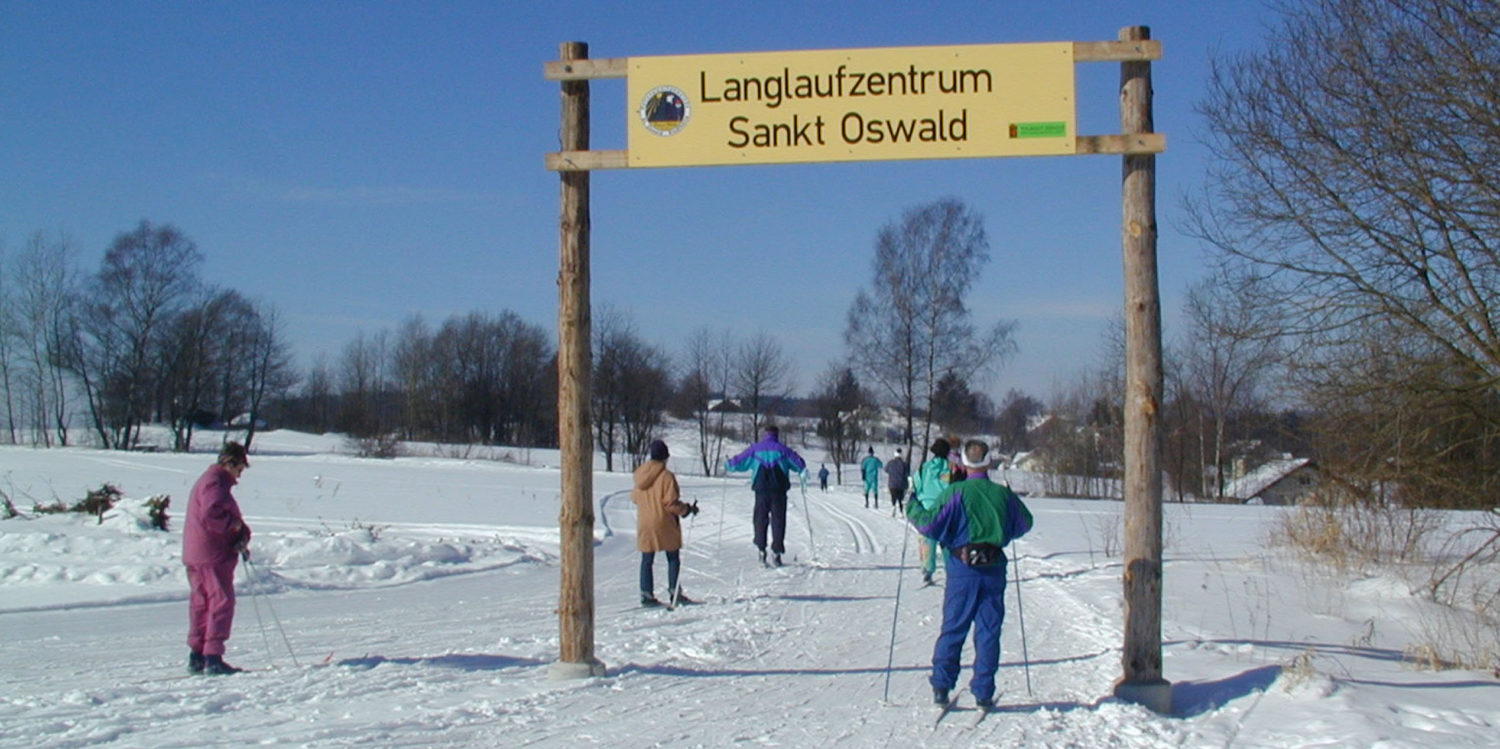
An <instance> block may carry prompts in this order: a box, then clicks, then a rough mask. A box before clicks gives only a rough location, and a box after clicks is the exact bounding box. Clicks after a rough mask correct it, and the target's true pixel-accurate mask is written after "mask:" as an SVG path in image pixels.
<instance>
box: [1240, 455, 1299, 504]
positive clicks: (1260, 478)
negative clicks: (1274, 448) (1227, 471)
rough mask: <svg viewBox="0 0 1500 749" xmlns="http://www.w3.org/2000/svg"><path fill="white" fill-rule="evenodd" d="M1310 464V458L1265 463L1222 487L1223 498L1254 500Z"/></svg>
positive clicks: (1280, 459)
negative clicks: (1273, 485) (1278, 482)
mask: <svg viewBox="0 0 1500 749" xmlns="http://www.w3.org/2000/svg"><path fill="white" fill-rule="evenodd" d="M1311 462H1312V458H1278V459H1276V460H1271V461H1267V462H1266V463H1263V464H1261V465H1260V466H1259V467H1257V468H1256V469H1255V470H1253V471H1251V472H1249V473H1247V474H1245V475H1243V476H1241V477H1239V478H1237V479H1235V480H1233V481H1231V482H1229V485H1228V486H1225V487H1224V496H1226V497H1233V498H1235V499H1254V498H1255V497H1258V496H1260V494H1261V492H1264V491H1265V490H1266V489H1268V488H1270V487H1271V485H1272V484H1275V483H1276V482H1277V481H1280V480H1282V479H1284V478H1286V477H1287V476H1288V475H1289V474H1291V473H1292V472H1293V471H1295V470H1297V469H1298V468H1301V467H1303V466H1305V465H1307V464H1308V463H1311Z"/></svg>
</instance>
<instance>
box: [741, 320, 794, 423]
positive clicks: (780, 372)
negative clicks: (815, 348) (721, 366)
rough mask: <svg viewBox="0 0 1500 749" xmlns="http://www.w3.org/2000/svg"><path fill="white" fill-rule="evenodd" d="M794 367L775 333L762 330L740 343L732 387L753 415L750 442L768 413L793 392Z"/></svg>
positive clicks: (751, 415)
mask: <svg viewBox="0 0 1500 749" xmlns="http://www.w3.org/2000/svg"><path fill="white" fill-rule="evenodd" d="M791 371H792V365H791V362H790V361H788V360H787V358H786V354H785V353H784V352H783V351H782V349H781V343H780V342H778V341H777V340H776V339H775V338H773V337H771V334H769V333H767V332H765V331H763V330H762V331H759V332H757V333H756V334H755V335H753V336H751V337H750V339H749V340H747V341H745V342H744V343H742V344H740V347H739V350H738V351H737V352H736V353H735V362H734V371H733V373H732V375H731V376H732V380H731V386H732V387H733V388H734V392H735V394H736V395H737V396H739V397H740V399H741V401H740V405H742V406H743V407H745V408H746V409H748V410H749V412H750V440H751V441H752V442H753V441H755V440H756V439H757V438H759V436H760V426H761V424H762V423H764V422H765V421H766V419H765V418H764V417H765V416H766V412H767V410H768V409H769V407H770V405H771V404H772V403H773V402H778V401H780V400H782V399H784V398H786V397H787V396H788V395H790V394H791V392H792V386H793V383H792V380H791Z"/></svg>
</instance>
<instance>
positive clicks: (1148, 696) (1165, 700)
mask: <svg viewBox="0 0 1500 749" xmlns="http://www.w3.org/2000/svg"><path fill="white" fill-rule="evenodd" d="M1115 696H1116V697H1119V698H1120V699H1122V700H1125V701H1126V702H1130V703H1134V704H1136V705H1140V706H1142V707H1144V708H1146V709H1148V710H1150V711H1151V712H1154V713H1156V714H1158V715H1171V714H1172V682H1170V681H1167V680H1166V679H1159V680H1156V681H1150V682H1130V681H1123V680H1122V681H1120V682H1119V683H1117V684H1115Z"/></svg>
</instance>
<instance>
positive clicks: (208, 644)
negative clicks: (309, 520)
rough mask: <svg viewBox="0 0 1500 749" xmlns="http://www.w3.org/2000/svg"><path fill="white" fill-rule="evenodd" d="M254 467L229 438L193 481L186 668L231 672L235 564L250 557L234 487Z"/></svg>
mask: <svg viewBox="0 0 1500 749" xmlns="http://www.w3.org/2000/svg"><path fill="white" fill-rule="evenodd" d="M249 467H250V459H249V457H248V456H247V455H246V453H245V446H244V445H241V444H239V443H238V442H227V443H225V444H224V448H223V449H222V450H220V451H219V460H218V462H217V463H215V464H214V465H211V466H209V467H208V470H207V471H204V472H203V475H202V476H201V477H199V478H198V483H196V484H193V492H192V494H191V495H190V496H189V497H188V508H187V518H186V520H184V521H183V524H182V563H183V564H184V565H186V566H187V576H188V588H189V595H188V648H189V651H190V652H189V654H188V671H189V672H191V673H202V674H214V675H218V674H232V673H236V672H238V671H240V670H242V669H238V668H235V667H234V666H231V665H229V664H228V663H225V662H224V642H225V641H226V640H228V639H229V629H230V626H231V625H232V624H233V623H234V568H235V566H236V565H237V564H238V563H239V560H240V557H242V556H243V557H244V558H245V559H246V560H248V559H249V558H250V526H248V525H245V519H244V517H242V516H241V515H240V506H239V504H238V503H236V502H235V501H234V495H233V494H231V493H230V491H229V490H230V487H233V486H234V485H235V484H236V483H238V482H239V478H240V474H242V473H244V472H245V469H246V468H249Z"/></svg>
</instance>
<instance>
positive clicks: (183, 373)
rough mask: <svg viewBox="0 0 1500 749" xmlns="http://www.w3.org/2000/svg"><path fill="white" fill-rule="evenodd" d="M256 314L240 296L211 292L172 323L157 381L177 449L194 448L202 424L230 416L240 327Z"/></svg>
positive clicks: (231, 292)
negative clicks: (225, 401) (227, 395)
mask: <svg viewBox="0 0 1500 749" xmlns="http://www.w3.org/2000/svg"><path fill="white" fill-rule="evenodd" d="M251 312H253V310H252V309H251V307H250V303H249V302H248V301H246V300H245V298H244V297H242V296H240V294H239V292H236V291H229V290H223V289H206V290H205V291H204V294H203V296H202V299H201V300H200V301H199V302H198V303H197V304H194V305H193V306H191V307H189V308H186V309H184V310H182V311H181V312H179V313H178V314H176V315H173V316H172V319H171V320H170V321H169V323H168V325H167V328H166V330H165V331H164V334H163V341H162V344H161V352H162V357H161V359H160V360H159V363H160V374H159V376H158V378H157V381H158V383H159V388H158V397H159V399H160V401H161V406H160V413H161V416H162V418H164V419H165V420H166V421H167V423H168V425H169V427H170V428H171V430H172V441H173V444H172V449H173V450H176V451H178V452H187V451H189V450H191V449H192V442H193V430H194V428H195V427H196V426H197V425H198V424H199V423H202V422H208V421H224V420H225V419H227V418H228V415H226V414H225V412H224V409H223V408H221V407H219V406H220V404H221V401H222V396H223V395H224V391H225V389H226V388H227V387H228V386H229V385H230V383H233V382H234V364H233V363H234V359H235V356H236V354H237V352H236V350H235V348H236V331H235V328H236V326H237V325H239V324H240V318H241V317H242V316H244V315H247V314H250V313H251Z"/></svg>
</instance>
